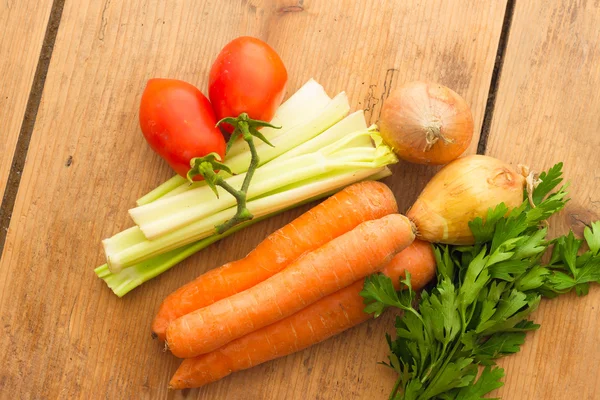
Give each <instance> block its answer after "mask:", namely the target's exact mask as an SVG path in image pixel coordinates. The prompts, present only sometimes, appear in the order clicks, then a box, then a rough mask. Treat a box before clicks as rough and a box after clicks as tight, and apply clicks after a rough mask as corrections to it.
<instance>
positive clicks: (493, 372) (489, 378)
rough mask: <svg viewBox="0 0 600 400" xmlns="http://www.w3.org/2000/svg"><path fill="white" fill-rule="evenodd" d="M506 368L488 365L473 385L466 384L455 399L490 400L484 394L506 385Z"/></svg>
mask: <svg viewBox="0 0 600 400" xmlns="http://www.w3.org/2000/svg"><path fill="white" fill-rule="evenodd" d="M502 378H504V370H503V369H502V368H498V367H496V368H492V367H489V366H488V367H486V368H485V369H484V370H483V371H482V372H481V375H480V376H479V379H477V380H476V381H475V382H474V383H473V384H472V385H470V386H465V387H463V388H462V389H460V391H459V392H458V393H457V394H456V397H454V399H455V400H490V399H484V397H483V396H485V395H486V394H488V393H490V392H491V391H493V390H495V389H498V388H500V387H502V386H503V385H504V383H503V382H502Z"/></svg>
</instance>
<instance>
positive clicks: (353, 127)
mask: <svg viewBox="0 0 600 400" xmlns="http://www.w3.org/2000/svg"><path fill="white" fill-rule="evenodd" d="M366 129H367V124H366V123H365V117H364V112H363V110H359V111H356V112H354V113H352V114H350V115H348V116H347V117H346V118H344V119H343V120H341V121H339V122H338V123H336V124H335V125H333V126H331V127H330V128H329V129H327V130H326V131H325V132H323V133H321V134H319V135H318V136H316V137H315V138H313V139H311V140H309V141H307V142H305V143H303V144H301V145H299V146H297V147H295V148H293V149H291V150H289V151H287V152H285V153H283V154H282V155H280V156H278V157H276V158H275V160H286V159H289V158H292V157H294V156H298V155H302V154H307V153H310V152H314V151H317V150H318V149H320V148H322V147H324V146H327V145H328V144H331V143H333V142H334V141H335V140H337V139H340V138H341V137H343V136H344V135H347V134H348V133H349V132H356V131H361V130H366ZM293 133H294V132H292V134H293ZM285 137H286V138H287V135H286V136H285ZM369 141H370V139H369V138H364V142H363V143H362V144H364V145H367V144H368V143H369ZM239 143H244V144H245V143H246V142H244V141H240V142H239ZM225 164H227V163H225ZM204 185H205V183H204V182H203V181H201V182H194V183H193V184H189V182H187V181H185V182H182V184H181V185H180V186H179V187H177V188H175V189H172V190H171V191H169V192H168V193H165V194H163V195H162V197H164V198H167V197H172V196H175V195H178V194H180V193H183V192H186V191H188V190H191V189H195V188H198V187H200V186H204ZM154 200H156V199H154ZM144 204H147V203H143V204H140V203H139V202H138V205H144Z"/></svg>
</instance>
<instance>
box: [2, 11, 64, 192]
mask: <svg viewBox="0 0 600 400" xmlns="http://www.w3.org/2000/svg"><path fill="white" fill-rule="evenodd" d="M51 8H52V0H4V1H2V2H1V3H0V26H1V27H2V34H0V126H1V127H2V129H0V201H1V200H2V197H3V196H4V190H5V187H6V182H7V179H8V174H9V172H10V168H11V163H12V160H13V152H14V151H15V146H16V144H17V139H18V137H19V131H20V129H21V124H22V122H23V117H24V115H25V108H26V106H27V99H28V98H29V92H30V90H31V84H32V82H33V76H34V74H35V69H36V66H37V64H38V59H39V56H40V50H41V48H42V42H43V41H44V34H45V32H46V25H47V23H48V17H49V15H50V9H51Z"/></svg>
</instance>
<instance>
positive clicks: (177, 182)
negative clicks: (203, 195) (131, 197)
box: [136, 175, 187, 206]
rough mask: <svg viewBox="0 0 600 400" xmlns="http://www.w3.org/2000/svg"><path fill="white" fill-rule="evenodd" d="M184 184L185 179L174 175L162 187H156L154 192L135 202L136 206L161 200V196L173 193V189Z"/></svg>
mask: <svg viewBox="0 0 600 400" xmlns="http://www.w3.org/2000/svg"><path fill="white" fill-rule="evenodd" d="M186 182H187V181H186V180H185V178H183V177H181V176H179V175H175V176H174V177H172V178H171V179H169V180H168V181H166V182H165V183H163V184H162V185H160V186H158V187H157V188H156V189H154V190H152V191H150V192H149V193H147V194H146V195H144V196H142V197H140V198H139V199H138V200H137V201H136V204H137V205H138V206H141V205H143V204H148V203H152V202H153V201H154V200H157V199H159V198H161V197H162V196H164V195H166V194H167V193H169V192H171V191H173V190H174V189H176V188H178V187H180V186H181V185H182V184H184V183H186Z"/></svg>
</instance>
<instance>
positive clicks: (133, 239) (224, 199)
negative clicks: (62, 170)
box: [95, 79, 398, 297]
mask: <svg viewBox="0 0 600 400" xmlns="http://www.w3.org/2000/svg"><path fill="white" fill-rule="evenodd" d="M349 111H350V104H349V103H348V97H347V96H346V94H345V93H344V92H342V93H340V94H338V95H337V96H335V97H334V98H333V99H332V98H330V97H329V96H328V95H327V93H325V90H324V89H323V87H322V86H321V85H319V84H318V83H317V82H316V81H314V80H312V79H311V80H310V81H308V82H307V83H306V84H305V85H304V86H302V87H301V88H300V89H299V90H298V91H297V92H296V93H295V94H293V95H292V96H291V97H290V98H289V99H288V100H287V101H286V102H284V103H283V104H282V105H281V107H280V108H279V109H278V110H277V113H276V115H275V117H274V118H273V120H272V121H271V123H272V124H273V125H275V126H280V127H281V129H273V128H263V129H261V133H262V134H263V135H264V136H265V137H266V138H267V139H268V140H269V142H270V143H271V144H272V145H273V147H271V146H269V145H267V144H266V143H262V142H261V143H257V145H256V147H257V152H258V155H259V157H260V164H259V168H257V169H256V172H255V174H254V177H253V179H252V182H251V184H250V187H249V190H248V193H247V199H248V203H247V207H248V210H249V211H250V212H251V213H252V214H253V215H254V218H253V219H252V220H250V221H246V222H244V223H242V224H239V225H236V226H234V227H233V228H231V229H229V230H227V231H226V232H223V233H221V234H218V233H217V232H216V229H215V226H216V225H219V224H222V223H223V222H225V221H227V220H228V219H230V218H231V217H233V216H234V215H235V212H236V200H235V198H234V197H233V196H231V195H229V194H228V193H227V192H225V191H224V190H222V189H221V188H218V191H219V196H218V197H217V196H215V194H214V192H213V191H212V190H211V189H210V187H209V186H208V185H207V184H206V183H205V182H202V181H200V182H194V183H190V182H188V181H187V180H186V179H185V178H182V177H181V176H179V175H177V176H174V177H173V178H171V179H169V180H168V181H166V182H165V183H163V184H162V185H160V186H159V187H157V188H156V189H154V190H153V191H151V192H150V193H148V194H146V195H145V196H143V197H142V198H140V199H139V200H138V201H137V207H135V208H132V209H130V210H129V215H130V216H131V218H132V219H133V221H134V222H135V224H136V225H135V226H133V227H131V228H129V229H126V230H124V231H122V232H119V233H117V234H116V235H114V236H113V237H111V238H108V239H105V240H103V241H102V243H103V246H104V251H105V252H106V260H107V263H106V264H104V265H102V266H100V267H98V268H96V269H95V272H96V274H97V275H98V277H100V278H101V279H103V280H104V281H105V282H106V284H107V285H108V286H109V287H110V288H111V289H112V291H113V292H114V293H115V294H116V295H117V296H119V297H122V296H124V295H125V294H127V293H128V292H130V291H131V290H133V289H134V288H136V287H138V286H139V285H141V284H142V283H144V282H146V281H148V280H150V279H152V278H154V277H155V276H157V275H159V274H161V273H163V272H164V271H166V270H168V269H169V268H171V267H172V266H174V265H175V264H177V263H178V262H180V261H182V260H184V259H186V258H187V257H189V256H191V255H192V254H194V253H196V252H197V251H200V250H202V249H204V248H205V247H207V246H209V245H210V244H212V243H214V242H216V241H218V240H220V239H222V238H224V237H226V236H228V235H230V234H232V233H234V232H236V231H238V230H240V229H243V228H245V227H247V226H249V225H252V224H254V223H256V222H258V221H261V220H263V219H265V218H268V217H270V216H272V215H275V214H277V213H280V212H282V211H285V210H287V209H290V208H292V207H295V206H298V205H300V204H304V203H307V202H310V201H312V200H316V199H319V198H322V197H325V196H328V195H330V194H332V193H334V192H336V191H338V190H340V189H341V188H343V187H345V186H347V185H350V184H352V183H354V182H358V181H361V180H365V179H381V178H384V177H386V176H389V175H391V171H390V170H389V169H388V168H387V165H389V164H393V163H395V162H397V161H398V160H397V158H396V156H395V155H394V153H393V152H392V149H391V148H390V147H389V146H387V145H386V144H385V143H384V142H383V140H382V139H381V137H380V136H379V133H378V132H377V128H376V127H375V126H371V127H367V124H366V122H365V118H364V114H363V111H362V110H361V111H357V112H355V113H352V114H350V115H348V113H349ZM249 162H250V151H249V148H248V145H247V143H246V142H245V141H243V140H239V141H237V142H236V143H234V144H233V146H232V147H231V149H230V150H229V151H228V152H227V155H226V158H225V162H224V164H226V165H227V166H228V167H229V168H230V169H231V171H232V173H233V175H229V174H228V173H226V172H224V171H221V172H219V174H221V175H222V176H223V177H224V178H225V179H226V181H227V183H229V184H230V185H232V186H233V187H235V188H239V187H241V184H242V181H243V180H244V177H245V172H246V171H247V169H248V166H249Z"/></svg>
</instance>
